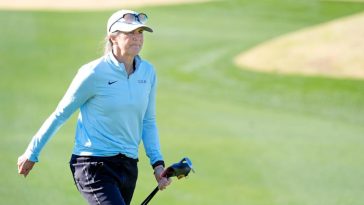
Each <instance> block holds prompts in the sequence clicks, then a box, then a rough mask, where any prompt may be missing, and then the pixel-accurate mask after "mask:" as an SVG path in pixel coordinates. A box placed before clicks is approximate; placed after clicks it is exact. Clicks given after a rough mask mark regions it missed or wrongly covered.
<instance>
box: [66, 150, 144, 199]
mask: <svg viewBox="0 0 364 205" xmlns="http://www.w3.org/2000/svg"><path fill="white" fill-rule="evenodd" d="M137 162H138V160H137V159H131V158H128V157H126V156H125V155H122V154H118V155H116V156H111V157H95V156H77V155H72V157H71V160H70V167H71V171H72V174H73V178H74V180H75V183H76V186H77V189H78V191H79V192H80V193H81V194H82V195H83V196H84V197H85V199H86V200H87V201H88V203H89V204H90V205H129V204H130V201H131V199H132V197H133V193H134V189H135V184H136V181H137V177H138V166H137Z"/></svg>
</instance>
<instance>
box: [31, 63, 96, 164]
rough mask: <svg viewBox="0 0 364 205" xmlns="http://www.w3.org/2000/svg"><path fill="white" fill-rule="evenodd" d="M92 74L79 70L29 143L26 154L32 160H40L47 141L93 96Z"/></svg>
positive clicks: (85, 70) (84, 69) (82, 69)
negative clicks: (39, 157)
mask: <svg viewBox="0 0 364 205" xmlns="http://www.w3.org/2000/svg"><path fill="white" fill-rule="evenodd" d="M92 76H93V75H92V72H90V71H88V70H87V69H86V68H81V69H80V70H79V71H78V73H77V74H76V76H75V78H74V79H73V81H72V83H71V85H70V87H69V88H68V90H67V92H66V94H65V95H64V97H63V98H62V100H61V101H60V103H59V104H58V106H57V108H56V109H55V111H54V112H53V113H52V114H51V115H50V116H49V117H48V119H47V120H46V121H45V122H44V123H43V125H42V126H41V128H40V129H39V130H38V132H37V133H36V134H35V135H34V136H33V138H32V140H31V142H30V143H29V145H28V148H27V149H26V152H25V156H26V157H27V158H28V159H29V160H30V161H33V162H37V161H38V156H39V154H40V152H41V150H42V149H43V147H44V146H45V144H46V143H47V141H48V140H49V139H50V138H51V137H52V136H53V135H54V134H55V133H56V132H57V130H58V129H59V128H60V127H61V126H62V125H63V124H64V123H65V122H66V121H67V119H69V118H70V116H71V115H72V114H73V113H74V112H75V111H76V110H77V109H78V108H79V107H80V106H81V105H82V104H83V103H85V102H86V101H87V100H88V99H89V98H91V97H92V96H93V93H94V92H93V90H94V86H93V79H92Z"/></svg>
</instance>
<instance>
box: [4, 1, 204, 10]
mask: <svg viewBox="0 0 364 205" xmlns="http://www.w3.org/2000/svg"><path fill="white" fill-rule="evenodd" d="M206 1H208V0H0V9H9V10H103V9H119V8H133V7H141V6H153V5H170V4H182V3H199V2H206Z"/></svg>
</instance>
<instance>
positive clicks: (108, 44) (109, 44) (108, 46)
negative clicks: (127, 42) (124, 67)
mask: <svg viewBox="0 0 364 205" xmlns="http://www.w3.org/2000/svg"><path fill="white" fill-rule="evenodd" d="M119 34H120V32H119V31H117V32H113V33H110V34H108V35H106V37H105V46H104V55H106V54H108V53H109V52H111V51H112V47H113V43H112V41H111V39H110V38H114V37H116V36H118V35H119Z"/></svg>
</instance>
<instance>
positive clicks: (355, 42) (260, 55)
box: [235, 13, 364, 78]
mask: <svg viewBox="0 0 364 205" xmlns="http://www.w3.org/2000/svg"><path fill="white" fill-rule="evenodd" d="M363 25H364V13H361V14H358V15H354V16H350V17H346V18H342V19H338V20H335V21H332V22H328V23H325V24H321V25H318V26H315V27H311V28H306V29H304V30H301V31H298V32H294V33H291V34H288V35H284V36H281V37H278V38H276V39H272V40H271V41H269V42H265V43H263V44H261V45H259V46H257V47H255V48H253V49H251V50H249V51H247V52H245V53H242V54H240V55H239V56H237V57H236V59H235V63H236V64H237V65H238V66H240V67H243V68H248V69H254V70H258V71H263V72H276V73H287V74H289V73H291V74H303V75H323V76H330V77H340V78H343V77H344V78H364V26H363Z"/></svg>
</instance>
